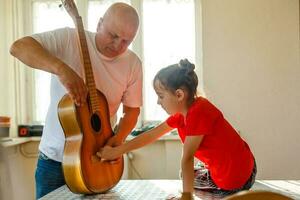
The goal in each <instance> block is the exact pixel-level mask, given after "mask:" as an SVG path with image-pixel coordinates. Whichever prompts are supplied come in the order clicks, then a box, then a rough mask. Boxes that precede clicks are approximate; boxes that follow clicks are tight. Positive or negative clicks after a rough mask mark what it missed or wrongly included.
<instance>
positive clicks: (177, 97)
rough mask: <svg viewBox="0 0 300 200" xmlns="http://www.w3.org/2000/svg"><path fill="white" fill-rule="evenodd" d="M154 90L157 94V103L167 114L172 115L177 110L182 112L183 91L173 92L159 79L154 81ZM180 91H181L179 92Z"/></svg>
mask: <svg viewBox="0 0 300 200" xmlns="http://www.w3.org/2000/svg"><path fill="white" fill-rule="evenodd" d="M154 90H155V92H156V94H157V104H158V105H161V107H162V108H163V109H164V110H165V111H166V112H167V113H168V114H169V115H173V114H175V113H177V112H182V111H183V110H182V109H183V105H184V104H183V99H184V98H183V96H182V95H184V93H183V91H182V90H181V91H179V90H180V89H179V90H176V92H175V93H172V92H171V91H169V90H167V89H166V88H164V86H163V85H162V84H161V83H160V81H159V80H156V81H155V82H154ZM181 92H182V93H181Z"/></svg>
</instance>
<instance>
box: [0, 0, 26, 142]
mask: <svg viewBox="0 0 300 200" xmlns="http://www.w3.org/2000/svg"><path fill="white" fill-rule="evenodd" d="M28 9H30V1H29V0H1V13H2V14H1V15H2V16H1V17H0V25H1V29H3V30H1V34H0V42H1V50H0V56H1V57H0V58H1V59H0V89H1V91H0V92H1V98H0V99H1V100H0V115H5V116H9V117H10V118H11V129H10V136H11V137H15V136H17V125H18V124H24V123H29V122H30V121H32V116H31V113H32V112H31V110H32V107H31V104H30V103H28V102H30V101H31V97H32V91H31V89H30V88H32V87H31V85H32V80H31V77H32V76H31V73H32V70H30V69H29V68H28V67H26V66H24V65H23V64H21V63H20V62H19V61H17V59H15V58H13V57H12V56H11V55H10V54H9V48H10V46H11V44H12V43H13V41H15V40H16V39H18V38H20V37H23V36H24V35H26V32H28V30H30V29H31V28H30V24H28V23H30V20H28V17H25V15H24V12H30V11H29V10H28ZM27 16H28V15H27Z"/></svg>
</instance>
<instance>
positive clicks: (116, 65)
mask: <svg viewBox="0 0 300 200" xmlns="http://www.w3.org/2000/svg"><path fill="white" fill-rule="evenodd" d="M138 26H139V18H138V15H137V12H136V10H135V9H134V8H132V7H131V6H129V5H127V4H124V3H115V4H113V5H112V6H111V7H109V8H108V10H107V11H106V12H105V14H104V16H103V17H102V18H100V20H99V22H98V25H97V32H96V33H92V32H88V31H86V39H87V45H88V49H89V54H90V59H91V63H92V68H93V73H94V78H95V82H96V87H97V89H98V90H100V91H101V92H102V93H103V94H104V95H105V96H106V98H107V101H108V105H109V111H110V117H111V124H112V127H114V125H115V124H116V112H117V110H118V108H119V106H120V104H121V103H122V105H123V116H122V118H121V120H120V121H119V123H118V129H117V131H116V134H115V136H113V137H112V138H111V139H110V140H109V141H108V145H111V146H116V145H120V144H121V143H122V142H123V141H124V140H125V138H126V137H127V135H128V134H129V133H130V132H131V131H132V129H133V128H134V126H135V124H136V122H137V118H138V115H139V113H140V107H141V106H142V65H141V61H140V59H139V58H138V57H137V55H136V54H135V53H133V52H132V51H131V50H129V49H128V46H129V45H130V43H131V42H132V40H133V39H134V37H135V35H136V32H137V29H138ZM10 52H11V54H12V55H13V56H15V57H16V58H18V59H19V60H20V61H22V62H23V63H25V64H26V65H28V66H30V67H32V68H35V69H40V70H43V71H46V72H50V73H51V87H50V96H51V101H50V105H49V108H48V113H47V116H46V120H45V126H44V130H43V135H42V138H41V142H40V145H39V151H40V153H39V159H38V162H37V168H36V173H35V180H36V198H37V199H38V198H41V197H42V196H44V195H46V194H47V193H49V192H51V191H53V190H54V189H56V188H58V187H60V186H62V185H64V184H65V181H64V176H63V173H62V165H61V162H62V159H63V150H64V143H65V137H64V132H63V130H62V127H61V125H60V123H59V120H58V114H57V106H58V102H59V101H60V99H61V98H62V97H63V96H64V95H65V94H66V93H68V94H69V95H70V97H71V98H72V99H73V101H74V103H75V104H76V105H77V106H80V105H82V104H83V103H84V102H85V100H86V96H87V88H86V86H85V84H84V81H83V79H82V77H83V66H82V64H81V61H80V52H79V49H78V42H77V37H76V30H75V29H72V28H61V29H57V30H53V31H49V32H44V33H40V34H35V35H31V36H27V37H24V38H21V39H19V40H17V41H15V42H14V43H13V45H12V46H11V49H10Z"/></svg>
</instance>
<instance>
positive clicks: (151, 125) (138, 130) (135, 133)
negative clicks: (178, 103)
mask: <svg viewBox="0 0 300 200" xmlns="http://www.w3.org/2000/svg"><path fill="white" fill-rule="evenodd" d="M156 125H157V123H149V124H147V125H144V126H142V127H141V128H136V129H134V130H133V131H132V132H131V135H132V136H138V135H140V134H141V133H144V132H146V131H148V130H150V129H152V128H154V127H155V126H156Z"/></svg>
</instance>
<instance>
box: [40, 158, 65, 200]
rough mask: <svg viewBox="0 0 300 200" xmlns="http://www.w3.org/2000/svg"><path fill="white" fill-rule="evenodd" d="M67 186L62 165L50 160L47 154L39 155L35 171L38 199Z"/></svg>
mask: <svg viewBox="0 0 300 200" xmlns="http://www.w3.org/2000/svg"><path fill="white" fill-rule="evenodd" d="M64 184H65V179H64V176H63V170H62V164H61V162H57V161H54V160H51V159H49V158H48V157H47V156H46V155H45V154H43V153H41V152H40V153H39V157H38V162H37V168H36V171H35V189H36V199H39V198H41V197H43V196H45V195H46V194H48V193H49V192H51V191H53V190H55V189H57V188H59V187H60V186H62V185H64Z"/></svg>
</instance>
